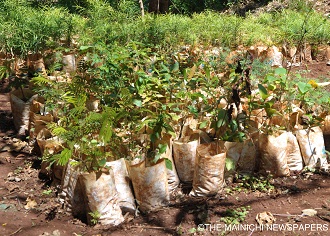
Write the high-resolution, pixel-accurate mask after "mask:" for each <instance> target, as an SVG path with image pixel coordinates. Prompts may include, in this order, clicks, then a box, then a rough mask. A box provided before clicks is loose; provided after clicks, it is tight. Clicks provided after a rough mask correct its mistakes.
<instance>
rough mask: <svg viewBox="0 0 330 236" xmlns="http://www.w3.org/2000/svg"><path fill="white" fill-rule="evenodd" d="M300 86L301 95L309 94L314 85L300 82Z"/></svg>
mask: <svg viewBox="0 0 330 236" xmlns="http://www.w3.org/2000/svg"><path fill="white" fill-rule="evenodd" d="M297 86H298V90H299V92H300V93H302V94H305V93H307V92H308V91H309V90H310V89H312V85H310V84H308V83H304V82H301V81H300V82H298V84H297Z"/></svg>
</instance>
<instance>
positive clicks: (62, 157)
mask: <svg viewBox="0 0 330 236" xmlns="http://www.w3.org/2000/svg"><path fill="white" fill-rule="evenodd" d="M71 156H72V150H71V149H68V148H64V149H63V150H62V152H61V153H60V154H56V155H54V157H53V158H54V159H57V163H58V164H59V165H60V166H65V165H66V164H67V163H68V162H69V160H70V158H71Z"/></svg>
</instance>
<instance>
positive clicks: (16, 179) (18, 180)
mask: <svg viewBox="0 0 330 236" xmlns="http://www.w3.org/2000/svg"><path fill="white" fill-rule="evenodd" d="M14 179H15V181H16V182H21V181H22V179H21V178H19V177H15V178H14Z"/></svg>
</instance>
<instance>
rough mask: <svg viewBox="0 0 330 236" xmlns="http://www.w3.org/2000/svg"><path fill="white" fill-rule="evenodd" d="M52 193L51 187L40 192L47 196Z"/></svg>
mask: <svg viewBox="0 0 330 236" xmlns="http://www.w3.org/2000/svg"><path fill="white" fill-rule="evenodd" d="M52 193H53V190H51V189H48V190H44V191H43V192H42V194H44V195H47V196H49V195H51V194H52Z"/></svg>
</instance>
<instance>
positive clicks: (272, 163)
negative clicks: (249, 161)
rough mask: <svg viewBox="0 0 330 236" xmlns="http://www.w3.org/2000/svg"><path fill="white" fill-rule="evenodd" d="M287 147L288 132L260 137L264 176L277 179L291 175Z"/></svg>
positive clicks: (261, 167) (261, 135)
mask: <svg viewBox="0 0 330 236" xmlns="http://www.w3.org/2000/svg"><path fill="white" fill-rule="evenodd" d="M287 147H288V135H287V132H281V133H278V134H276V135H268V134H263V133H262V134H260V135H259V151H260V160H261V163H260V165H261V166H260V169H261V171H262V172H263V173H264V174H272V175H274V176H275V177H280V176H288V175H290V170H289V166H288V160H287V154H288V152H287V149H288V148H287Z"/></svg>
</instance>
